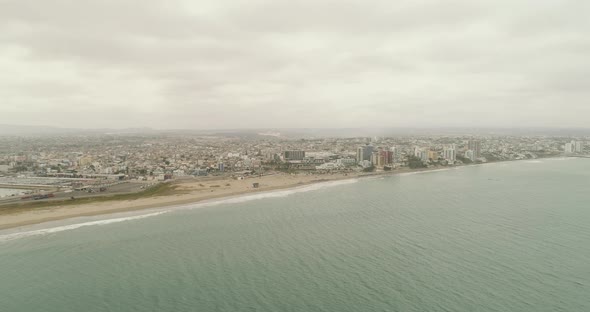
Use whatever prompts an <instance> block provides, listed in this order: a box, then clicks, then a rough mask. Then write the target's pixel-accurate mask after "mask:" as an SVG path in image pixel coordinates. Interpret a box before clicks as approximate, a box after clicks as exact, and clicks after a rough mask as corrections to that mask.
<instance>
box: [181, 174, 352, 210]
mask: <svg viewBox="0 0 590 312" xmlns="http://www.w3.org/2000/svg"><path fill="white" fill-rule="evenodd" d="M358 181H359V180H358V179H349V180H340V181H330V182H322V183H316V184H311V185H305V186H300V187H295V188H291V189H287V190H281V191H269V192H263V193H256V194H249V195H240V196H236V197H229V198H224V199H217V200H212V201H206V202H201V203H196V204H190V205H183V206H174V207H171V208H173V209H175V210H177V209H196V208H203V207H211V206H216V205H221V204H236V203H243V202H248V201H252V200H258V199H264V198H276V197H286V196H289V195H292V194H296V193H303V192H310V191H317V190H320V189H324V188H329V187H334V186H338V185H346V184H352V183H356V182H358Z"/></svg>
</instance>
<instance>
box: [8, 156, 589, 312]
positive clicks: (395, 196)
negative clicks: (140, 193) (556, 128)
mask: <svg viewBox="0 0 590 312" xmlns="http://www.w3.org/2000/svg"><path fill="white" fill-rule="evenodd" d="M352 182H354V181H352ZM264 196H267V197H266V198H259V199H256V198H258V197H264ZM268 196H269V195H262V196H261V195H256V196H251V197H250V198H245V199H234V200H232V201H230V202H221V203H218V204H209V205H195V207H197V208H199V209H192V210H191V209H175V210H161V211H150V212H141V213H140V215H139V216H134V217H133V216H129V215H119V216H110V217H108V218H111V220H110V221H109V220H107V221H104V220H102V219H105V218H107V217H101V219H97V218H87V219H78V220H73V221H67V222H62V223H60V224H55V223H54V224H50V225H43V226H37V227H34V228H31V229H28V230H19V232H20V234H19V233H15V231H10V232H6V231H5V232H4V233H0V311H27V312H30V311H60V312H63V311H590V160H588V159H566V160H541V161H531V162H526V161H521V162H511V163H498V164H490V165H484V166H473V167H463V168H460V169H454V170H447V171H438V172H429V173H420V174H410V175H397V176H391V177H385V178H378V179H366V180H360V181H356V182H355V183H348V184H333V185H330V184H325V185H322V186H314V187H311V188H308V189H299V190H296V191H288V192H279V193H274V195H273V196H274V197H268ZM136 214H137V213H136ZM141 214H143V215H145V214H149V215H147V216H144V217H142V216H141ZM112 218H116V219H114V220H112ZM44 227H45V228H46V227H50V228H51V229H49V230H47V229H43V228H44ZM23 232H26V233H23Z"/></svg>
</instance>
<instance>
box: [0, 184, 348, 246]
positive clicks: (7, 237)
mask: <svg viewBox="0 0 590 312" xmlns="http://www.w3.org/2000/svg"><path fill="white" fill-rule="evenodd" d="M358 181H359V180H358V179H348V180H339V181H326V182H321V183H316V184H310V185H302V186H299V187H295V188H291V189H286V190H275V191H267V192H262V193H256V194H248V195H238V196H235V197H228V198H223V199H215V200H211V201H204V202H199V203H193V204H185V205H177V206H166V207H162V208H160V209H162V210H157V208H156V210H157V211H156V212H153V211H154V209H151V211H152V212H150V213H144V214H140V215H133V216H125V217H118V218H113V216H115V215H120V214H121V213H116V214H107V215H102V216H101V217H110V218H108V219H101V220H96V221H86V222H80V223H74V224H68V225H62V226H56V227H50V228H44V229H38V230H29V231H27V230H25V231H22V232H15V233H9V234H4V235H1V234H0V243H2V242H6V241H11V240H15V239H19V238H25V237H31V236H39V235H47V234H53V233H58V232H63V231H69V230H75V229H79V228H81V227H86V226H100V225H107V224H113V223H119V222H125V221H132V220H138V219H144V218H149V217H155V216H158V215H161V214H165V213H168V212H172V211H177V210H192V209H197V208H205V207H211V206H217V205H222V204H236V203H243V202H248V201H253V200H258V199H264V198H276V197H286V196H289V195H292V194H296V193H302V192H310V191H317V190H321V189H324V188H330V187H334V186H339V185H346V184H352V183H356V182H358ZM93 218H96V216H95V217H93ZM70 220H71V219H70Z"/></svg>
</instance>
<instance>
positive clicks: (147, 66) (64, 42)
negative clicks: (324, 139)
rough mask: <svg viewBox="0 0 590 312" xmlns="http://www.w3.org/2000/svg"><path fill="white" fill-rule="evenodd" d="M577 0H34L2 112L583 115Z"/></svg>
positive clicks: (134, 122) (265, 119)
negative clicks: (199, 0)
mask: <svg viewBox="0 0 590 312" xmlns="http://www.w3.org/2000/svg"><path fill="white" fill-rule="evenodd" d="M589 9H590V4H589V3H588V2H587V1H575V0H572V1H549V0H537V1H532V0H530V1H477V2H476V1H468V0H463V1H457V0H454V1H434V0H420V1H395V2H392V1H380V0H371V1H332V0H324V1H311V0H302V1H285V0H277V1H259V0H251V1H246V0H240V1H216V2H211V3H195V2H194V1H181V0H177V1H165V2H162V1H153V0H148V1H145V0H144V1H138V0H121V1H73V0H56V1H45V2H39V1H32V0H5V1H3V3H2V10H0V123H9V124H44V125H59V126H64V125H65V126H73V127H136V126H150V127H156V128H236V127H249V128H251V127H365V126H375V125H378V126H380V127H387V126H392V127H395V126H404V127H407V126H415V127H429V126H499V127H508V126H519V127H524V126H550V127H587V126H588V125H587V117H586V116H588V115H589V114H590V105H588V104H587V103H586V102H587V98H588V96H589V95H590V82H589V81H590V80H588V79H586V77H588V75H589V74H590V60H589V59H588V58H587V55H588V54H589V52H590V39H588V38H590V36H589V35H590V22H589V21H588V19H587V18H586V16H585V15H586V14H585V13H586V12H589Z"/></svg>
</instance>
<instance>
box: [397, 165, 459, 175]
mask: <svg viewBox="0 0 590 312" xmlns="http://www.w3.org/2000/svg"><path fill="white" fill-rule="evenodd" d="M459 168H460V167H452V168H443V169H434V170H423V171H413V172H403V173H399V174H398V175H400V176H410V175H415V174H422V173H431V172H440V171H449V170H454V169H459Z"/></svg>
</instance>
